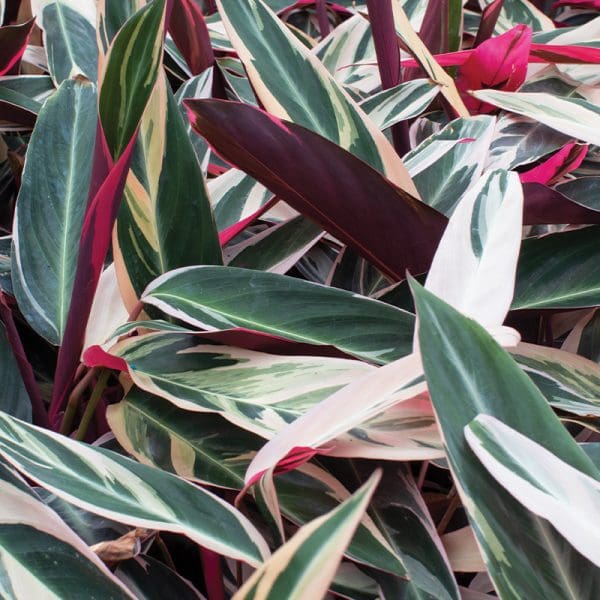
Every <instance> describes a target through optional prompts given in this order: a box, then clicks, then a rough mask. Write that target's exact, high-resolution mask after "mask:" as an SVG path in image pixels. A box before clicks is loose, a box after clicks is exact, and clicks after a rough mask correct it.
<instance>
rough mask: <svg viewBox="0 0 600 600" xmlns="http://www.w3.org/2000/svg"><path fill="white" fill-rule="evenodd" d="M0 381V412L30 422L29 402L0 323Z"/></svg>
mask: <svg viewBox="0 0 600 600" xmlns="http://www.w3.org/2000/svg"><path fill="white" fill-rule="evenodd" d="M0 381H2V396H0V410H1V411H4V412H6V413H8V414H9V415H12V416H13V417H17V418H19V419H22V420H23V421H31V400H30V399H29V394H28V393H27V389H26V388H25V384H24V383H23V379H22V377H21V373H20V371H19V365H18V363H17V359H16V358H15V355H14V351H13V349H12V347H11V345H10V341H9V339H8V336H7V335H6V327H5V326H4V323H2V322H0Z"/></svg>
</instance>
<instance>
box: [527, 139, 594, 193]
mask: <svg viewBox="0 0 600 600" xmlns="http://www.w3.org/2000/svg"><path fill="white" fill-rule="evenodd" d="M587 150H588V147H587V145H581V144H576V143H575V142H571V143H570V144H566V145H565V146H563V147H562V148H561V149H560V150H559V151H558V152H555V153H554V154H553V155H552V156H551V157H550V158H548V159H546V160H545V161H544V162H543V163H542V164H540V165H538V166H537V167H533V169H529V171H525V172H524V173H520V174H519V179H520V180H521V183H545V184H552V183H556V182H557V181H558V180H559V179H560V178H561V177H562V176H563V175H566V174H567V173H569V172H571V171H574V170H575V169H576V168H577V167H578V166H579V165H580V164H581V163H582V162H583V159H584V158H585V155H586V154H587Z"/></svg>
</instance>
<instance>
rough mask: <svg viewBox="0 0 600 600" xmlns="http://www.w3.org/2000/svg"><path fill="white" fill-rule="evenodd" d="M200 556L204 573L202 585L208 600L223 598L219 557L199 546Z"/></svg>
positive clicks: (223, 590)
mask: <svg viewBox="0 0 600 600" xmlns="http://www.w3.org/2000/svg"><path fill="white" fill-rule="evenodd" d="M200 558H201V560H202V573H203V575H204V585H205V586H206V595H207V596H208V600H225V599H226V596H225V585H224V584H223V570H222V569H221V557H220V556H219V555H218V554H217V553H216V552H213V551H212V550H209V549H208V548H205V547H204V546H200Z"/></svg>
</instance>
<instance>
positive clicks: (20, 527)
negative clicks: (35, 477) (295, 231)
mask: <svg viewBox="0 0 600 600" xmlns="http://www.w3.org/2000/svg"><path fill="white" fill-rule="evenodd" d="M0 495H1V496H2V502H1V503H0V572H1V573H2V576H1V577H0V595H1V596H2V598H6V599H7V600H9V599H10V600H12V599H15V600H17V599H19V598H65V599H66V598H72V599H73V600H75V598H77V597H80V594H81V592H82V591H83V590H85V593H86V594H89V595H94V596H97V597H98V598H112V599H115V600H116V599H119V600H121V599H125V598H129V599H131V598H133V596H132V595H131V593H129V592H128V591H127V589H126V588H125V586H124V585H123V584H122V583H121V582H119V580H118V579H117V578H116V577H115V576H114V575H113V574H112V573H111V572H110V571H109V570H108V568H107V567H106V566H105V565H104V564H103V563H102V561H101V560H100V559H99V558H98V557H97V556H96V555H95V554H94V553H93V552H92V551H91V550H90V549H89V548H88V546H87V545H86V544H85V542H84V541H83V540H82V539H81V538H79V537H78V536H77V535H76V534H75V533H74V532H73V531H72V530H71V529H70V528H69V527H68V526H67V525H66V524H65V523H64V521H62V520H61V519H60V517H59V516H58V515H57V514H56V513H55V512H54V511H53V510H51V509H50V508H48V507H47V506H46V505H45V504H44V503H43V502H42V501H41V500H40V499H39V498H37V496H36V495H35V494H34V493H33V491H31V490H29V489H28V488H27V486H26V484H25V482H24V481H22V480H20V478H18V477H17V476H16V474H14V473H13V472H12V471H10V470H9V469H7V468H6V467H4V466H2V465H1V464H0Z"/></svg>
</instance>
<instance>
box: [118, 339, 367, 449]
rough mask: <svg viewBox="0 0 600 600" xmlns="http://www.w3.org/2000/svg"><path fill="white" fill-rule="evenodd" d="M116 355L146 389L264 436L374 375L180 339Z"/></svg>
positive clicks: (350, 364) (150, 342)
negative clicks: (214, 414) (365, 375)
mask: <svg viewBox="0 0 600 600" xmlns="http://www.w3.org/2000/svg"><path fill="white" fill-rule="evenodd" d="M111 352H112V353H113V354H114V355H116V356H118V357H119V358H121V359H123V360H124V361H125V362H126V364H127V367H128V370H129V374H130V375H131V377H132V379H133V381H134V382H135V383H136V385H138V386H139V387H141V388H142V389H144V390H146V391H148V392H152V393H153V394H156V395H158V396H162V397H163V398H166V399H167V400H169V401H170V402H172V403H173V404H175V405H176V406H178V407H180V408H183V409H185V410H190V411H195V412H213V413H219V414H221V415H222V416H224V417H225V418H226V419H228V420H229V421H231V422H233V423H235V424H236V425H238V426H239V427H242V428H244V429H247V430H249V431H251V432H254V433H256V434H258V435H260V436H262V437H266V438H269V437H271V436H272V435H273V432H274V431H278V430H279V429H281V428H282V427H283V426H284V425H285V424H286V423H289V422H290V421H293V420H294V419H296V418H297V417H298V416H300V415H301V414H303V413H304V412H305V411H306V410H307V409H308V408H309V407H311V406H314V405H315V404H317V403H318V402H319V401H320V400H322V399H323V398H325V397H327V396H328V395H329V394H331V393H332V391H335V390H337V389H339V388H340V387H342V386H344V385H346V384H347V383H349V382H350V381H353V380H354V379H356V378H357V377H360V376H361V375H363V374H364V373H368V372H370V371H371V370H372V369H373V367H370V366H369V365H366V364H364V363H361V362H359V361H354V360H347V359H339V358H325V357H313V356H311V357H305V356H276V355H270V354H265V353H262V352H253V351H252V350H244V349H242V348H233V347H228V346H221V345H217V344H214V343H212V342H210V341H208V340H205V339H202V338H201V337H198V336H197V335H190V334H181V333H154V334H148V335H144V336H140V337H134V338H130V339H129V340H124V341H123V342H120V343H119V344H118V345H117V346H115V347H113V349H112V350H111Z"/></svg>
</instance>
